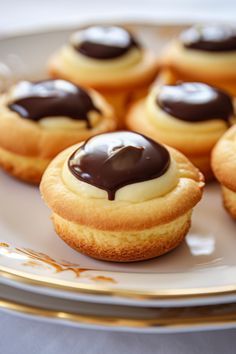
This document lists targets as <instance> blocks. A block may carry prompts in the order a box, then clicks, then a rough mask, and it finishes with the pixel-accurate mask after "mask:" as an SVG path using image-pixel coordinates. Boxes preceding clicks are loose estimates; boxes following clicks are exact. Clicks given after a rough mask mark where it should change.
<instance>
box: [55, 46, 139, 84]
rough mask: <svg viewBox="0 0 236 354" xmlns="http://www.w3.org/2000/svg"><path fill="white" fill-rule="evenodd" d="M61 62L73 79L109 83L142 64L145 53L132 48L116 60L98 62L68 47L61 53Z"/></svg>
mask: <svg viewBox="0 0 236 354" xmlns="http://www.w3.org/2000/svg"><path fill="white" fill-rule="evenodd" d="M59 55H60V60H61V63H62V65H63V66H65V67H66V69H67V72H68V74H69V75H71V76H72V77H74V78H76V77H79V79H80V80H81V81H87V80H88V77H89V76H91V78H92V80H93V82H104V83H106V82H109V81H111V80H113V79H116V78H119V76H120V74H121V73H122V75H123V74H125V72H127V71H129V70H130V68H131V67H133V66H135V65H137V64H139V63H140V61H141V60H142V58H143V51H142V50H140V49H138V48H132V49H131V50H129V51H128V52H127V53H126V54H124V55H123V56H121V57H119V58H116V59H109V60H98V59H93V58H89V57H86V56H84V55H82V54H80V53H79V52H77V51H76V50H75V49H74V48H73V47H72V46H70V45H67V46H65V47H63V48H62V49H61V51H60V54H59Z"/></svg>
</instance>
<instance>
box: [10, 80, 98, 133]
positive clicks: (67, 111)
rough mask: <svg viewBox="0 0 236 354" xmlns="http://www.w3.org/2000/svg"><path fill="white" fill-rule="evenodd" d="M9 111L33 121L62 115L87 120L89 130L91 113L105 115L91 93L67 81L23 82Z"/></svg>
mask: <svg viewBox="0 0 236 354" xmlns="http://www.w3.org/2000/svg"><path fill="white" fill-rule="evenodd" d="M8 108H9V109H11V110H12V111H15V112H17V113H18V114H19V115H20V116H21V117H23V118H26V119H30V120H33V121H39V120H40V119H42V118H45V117H58V116H60V117H62V116H65V117H69V118H71V119H77V120H84V121H86V123H87V127H88V128H90V127H91V125H90V122H89V116H88V114H89V112H91V111H95V112H97V113H101V111H100V110H99V109H98V108H97V107H96V106H95V105H94V103H93V100H92V99H91V97H90V95H89V93H88V92H87V91H85V90H84V89H82V88H81V87H79V86H75V85H74V84H72V83H71V82H69V81H65V80H45V81H39V82H29V81H22V82H20V83H18V84H17V85H16V86H15V88H14V91H13V99H12V100H11V101H10V103H9V104H8Z"/></svg>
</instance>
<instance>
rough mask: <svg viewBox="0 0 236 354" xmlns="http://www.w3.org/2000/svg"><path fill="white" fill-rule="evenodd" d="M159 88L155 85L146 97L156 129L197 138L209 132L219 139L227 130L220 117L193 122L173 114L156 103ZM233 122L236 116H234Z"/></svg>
mask: <svg viewBox="0 0 236 354" xmlns="http://www.w3.org/2000/svg"><path fill="white" fill-rule="evenodd" d="M158 90H160V88H159V87H154V88H153V90H152V91H151V92H150V94H149V96H148V97H147V99H146V110H147V117H148V119H149V121H150V122H151V123H152V124H153V126H155V127H156V129H158V130H160V131H163V132H166V134H168V136H174V137H176V136H177V135H178V134H181V133H182V134H184V138H186V137H187V136H188V138H191V137H192V138H193V140H196V137H197V136H202V137H204V136H208V137H209V134H211V135H212V134H213V135H215V137H216V139H218V138H219V137H220V136H221V135H222V134H223V133H224V132H225V131H226V130H227V126H226V124H225V122H224V121H223V120H220V119H213V120H208V121H204V122H194V123H192V122H186V121H183V120H181V119H178V118H175V117H173V116H171V115H170V114H168V113H166V112H165V111H164V110H162V108H161V107H159V106H158V104H157V103H156V97H157V94H158ZM233 122H235V118H233V117H232V123H233Z"/></svg>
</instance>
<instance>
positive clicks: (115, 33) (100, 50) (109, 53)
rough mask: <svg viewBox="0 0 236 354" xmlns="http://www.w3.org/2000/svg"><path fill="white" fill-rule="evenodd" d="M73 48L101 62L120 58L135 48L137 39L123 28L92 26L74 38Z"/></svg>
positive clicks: (76, 34)
mask: <svg viewBox="0 0 236 354" xmlns="http://www.w3.org/2000/svg"><path fill="white" fill-rule="evenodd" d="M72 45H73V47H74V48H75V49H76V50H77V51H78V52H79V53H81V54H83V55H85V56H87V57H90V58H94V59H100V60H107V59H114V58H118V57H120V56H122V55H124V54H125V53H127V52H128V51H129V50H130V49H131V48H133V47H139V45H138V43H137V41H136V39H135V38H134V37H133V36H132V35H131V33H129V32H128V31H127V30H125V29H124V28H122V27H116V26H92V27H88V28H85V29H82V30H80V31H78V32H76V33H74V35H73V36H72Z"/></svg>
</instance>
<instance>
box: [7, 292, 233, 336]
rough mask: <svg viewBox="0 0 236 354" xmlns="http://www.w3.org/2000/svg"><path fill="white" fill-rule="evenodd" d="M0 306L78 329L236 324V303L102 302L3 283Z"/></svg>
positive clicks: (200, 327)
mask: <svg viewBox="0 0 236 354" xmlns="http://www.w3.org/2000/svg"><path fill="white" fill-rule="evenodd" d="M0 294H1V295H0V309H1V310H3V311H7V312H9V311H10V312H13V313H14V314H16V315H19V316H23V317H30V318H33V319H38V320H40V321H45V322H56V323H60V324H63V325H67V326H74V327H79V328H81V327H82V328H93V329H100V330H102V329H105V330H110V331H125V332H141V333H175V332H186V331H200V330H201V331H202V330H212V329H214V330H215V329H226V328H235V327H236V304H224V305H213V306H207V307H206V306H197V307H180V308H169V309H166V308H163V307H161V308H160V307H159V308H150V307H142V308H140V307H139V308H137V307H134V306H122V305H104V304H103V305H101V304H95V303H88V302H81V301H75V300H67V299H60V298H57V297H51V296H47V295H39V294H35V293H31V292H29V291H24V290H19V289H17V290H16V289H12V288H11V287H9V286H6V285H0Z"/></svg>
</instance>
